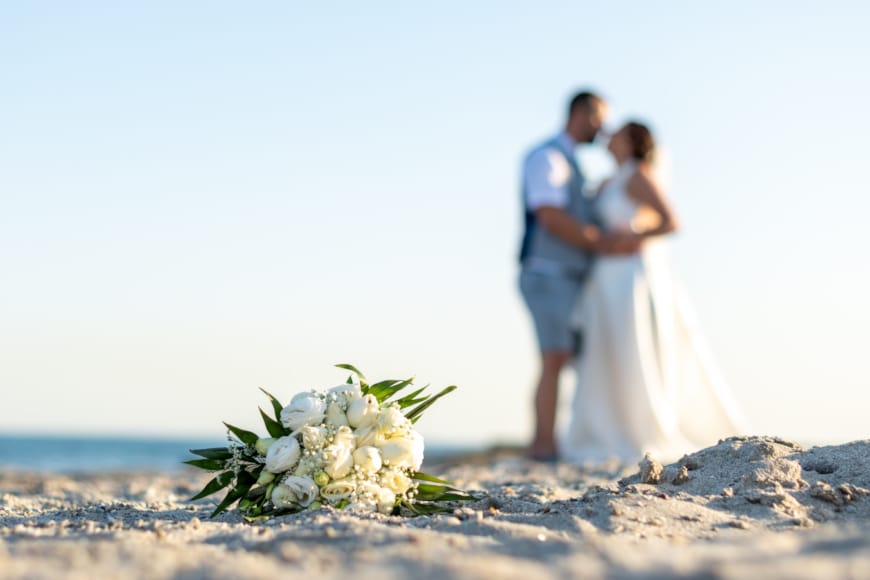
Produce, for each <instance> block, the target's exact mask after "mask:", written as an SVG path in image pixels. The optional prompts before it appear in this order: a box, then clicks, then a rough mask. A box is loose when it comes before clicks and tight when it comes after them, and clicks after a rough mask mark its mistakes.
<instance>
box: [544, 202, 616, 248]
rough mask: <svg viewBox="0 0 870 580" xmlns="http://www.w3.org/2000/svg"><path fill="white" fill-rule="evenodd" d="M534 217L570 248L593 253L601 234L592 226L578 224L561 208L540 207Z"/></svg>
mask: <svg viewBox="0 0 870 580" xmlns="http://www.w3.org/2000/svg"><path fill="white" fill-rule="evenodd" d="M535 217H536V218H537V219H538V222H539V223H540V224H541V225H542V226H543V227H544V228H546V230H547V231H548V232H550V233H551V234H553V235H554V236H556V237H557V238H559V239H560V240H562V241H563V242H565V243H567V244H570V245H572V246H578V247H580V248H583V249H585V250H590V251H595V250H596V249H597V244H598V242H599V240H600V239H601V232H599V231H598V228H596V227H595V226H593V225H589V224H586V223H583V222H579V221H577V220H576V219H574V218H573V217H571V216H570V215H569V214H568V212H566V211H565V210H564V209H562V208H561V207H553V206H541V207H539V208H538V209H536V210H535Z"/></svg>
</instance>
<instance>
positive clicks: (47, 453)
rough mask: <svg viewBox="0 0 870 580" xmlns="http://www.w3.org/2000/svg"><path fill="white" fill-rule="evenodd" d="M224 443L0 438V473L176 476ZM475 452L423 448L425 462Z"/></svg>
mask: <svg viewBox="0 0 870 580" xmlns="http://www.w3.org/2000/svg"><path fill="white" fill-rule="evenodd" d="M224 445H226V440H225V439H212V440H209V439H156V438H138V437H81V436H70V437H62V436H50V437H34V436H24V435H22V436H17V435H0V471H3V470H15V471H35V472H45V473H92V472H108V471H178V470H182V469H187V468H188V467H187V466H186V465H183V464H182V461H185V460H187V459H196V457H195V456H193V455H191V453H190V451H189V450H190V449H201V448H203V447H223V446H224ZM472 450H476V448H470V447H464V446H448V445H437V444H436V445H433V444H427V445H426V458H427V461H429V460H432V459H442V458H445V457H448V456H451V455H455V454H461V453H465V452H468V451H472Z"/></svg>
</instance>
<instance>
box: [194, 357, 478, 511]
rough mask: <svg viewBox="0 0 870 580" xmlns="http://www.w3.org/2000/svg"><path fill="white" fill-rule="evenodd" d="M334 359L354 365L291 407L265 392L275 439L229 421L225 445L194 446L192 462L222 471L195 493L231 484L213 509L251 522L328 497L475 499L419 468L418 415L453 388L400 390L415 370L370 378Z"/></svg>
mask: <svg viewBox="0 0 870 580" xmlns="http://www.w3.org/2000/svg"><path fill="white" fill-rule="evenodd" d="M336 366H338V367H339V368H342V369H345V370H348V371H350V372H351V373H353V374H352V375H351V376H350V377H348V379H347V383H345V384H342V385H339V386H337V387H332V388H331V389H327V390H326V391H315V390H312V391H306V392H303V393H299V394H297V395H296V396H295V397H293V398H292V399H291V400H290V403H289V404H288V405H286V406H285V405H282V404H281V403H280V402H279V401H278V399H276V398H275V397H274V396H272V395H270V394H269V393H268V392H266V391H263V392H264V393H265V394H266V396H267V397H269V399H270V401H271V403H272V412H273V413H272V414H271V415H270V414H269V413H266V412H265V411H263V410H262V409H260V415H261V416H262V418H263V423H264V424H265V428H266V431H267V432H268V434H269V436H268V437H260V436H259V435H257V434H256V433H253V432H251V431H246V430H244V429H240V428H238V427H235V426H233V425H230V424H228V423H225V425H226V426H227V429H228V430H229V431H228V437H229V444H228V445H227V446H226V447H214V448H210V449H191V453H193V454H194V455H197V456H199V459H192V460H190V461H186V462H185V463H187V464H188V465H192V466H194V467H198V468H201V469H206V470H209V471H216V472H219V473H218V474H217V475H216V476H215V478H214V479H212V480H211V481H209V482H208V483H207V484H206V486H205V487H204V488H203V490H202V491H201V492H199V493H198V494H196V495H195V496H194V497H193V498H191V500H195V499H199V498H203V497H206V496H209V495H212V494H214V493H217V492H219V491H221V490H222V489H225V488H227V487H229V488H230V489H229V492H228V493H227V494H226V496H225V497H224V498H223V501H221V502H220V503H219V504H218V506H217V508H216V509H215V510H214V512H213V513H212V514H211V516H212V517H214V516H216V515H217V514H219V513H221V512H222V511H224V510H226V509H228V508H229V507H230V506H232V505H233V504H234V503H236V502H238V508H239V510H240V511H241V513H242V515H243V516H244V517H245V518H246V519H248V520H249V521H254V520H259V519H263V518H268V517H271V516H278V515H284V514H289V513H296V512H299V511H302V510H305V509H317V508H320V507H321V506H323V505H324V504H327V505H331V506H334V507H335V508H338V509H349V510H357V511H379V512H381V513H392V514H397V513H400V512H401V508H406V509H407V510H408V511H410V512H411V513H413V514H423V513H434V512H438V511H442V510H444V509H446V508H445V506H444V504H443V502H448V501H467V500H473V499H475V498H474V496H472V495H470V494H468V493H465V492H463V491H461V490H458V489H456V488H454V487H452V486H451V485H450V483H449V482H447V481H445V480H443V479H438V478H436V477H432V476H430V475H426V474H425V473H421V472H420V471H419V469H420V466H421V465H422V463H423V438H422V437H421V436H420V434H419V433H418V432H417V431H415V430H414V423H416V422H417V420H418V419H419V418H420V417H421V416H422V414H423V412H424V411H425V410H426V409H428V408H429V407H430V406H432V404H433V403H435V401H437V400H438V399H439V398H441V397H443V396H444V395H446V394H448V393H450V392H452V391H454V390H455V389H456V387H455V386H451V387H447V388H446V389H444V390H442V391H441V392H439V393H437V394H435V395H424V394H423V391H424V390H425V389H426V387H423V388H420V389H414V390H412V392H410V393H408V394H404V395H400V392H401V391H403V390H405V389H406V388H409V387H412V386H413V378H411V379H405V380H386V381H380V382H378V383H375V384H372V385H369V384H368V383H367V382H366V379H365V377H364V376H363V374H362V373H361V372H360V371H358V370H357V369H356V368H354V367H353V366H352V365H346V364H342V365H336ZM354 375H355V377H356V378H354ZM261 390H262V389H261Z"/></svg>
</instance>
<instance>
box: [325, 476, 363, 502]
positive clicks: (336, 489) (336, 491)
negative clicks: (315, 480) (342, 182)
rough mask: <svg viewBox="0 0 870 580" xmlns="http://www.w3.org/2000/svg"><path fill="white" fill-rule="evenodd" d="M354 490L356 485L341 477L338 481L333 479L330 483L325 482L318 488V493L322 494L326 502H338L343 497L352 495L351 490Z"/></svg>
mask: <svg viewBox="0 0 870 580" xmlns="http://www.w3.org/2000/svg"><path fill="white" fill-rule="evenodd" d="M355 490H356V486H355V485H354V483H353V482H352V481H351V480H349V479H342V480H339V481H333V482H332V483H327V484H326V485H324V486H323V487H322V488H320V495H322V496H323V499H325V500H326V501H328V502H332V503H335V502H338V501H340V500H343V499H347V498H349V497H350V496H351V495H353V492H354V491H355Z"/></svg>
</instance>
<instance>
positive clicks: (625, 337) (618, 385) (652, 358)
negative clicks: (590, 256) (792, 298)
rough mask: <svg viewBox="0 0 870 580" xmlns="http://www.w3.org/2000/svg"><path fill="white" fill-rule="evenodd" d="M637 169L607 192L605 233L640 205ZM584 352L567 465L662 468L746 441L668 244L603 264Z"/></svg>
mask: <svg viewBox="0 0 870 580" xmlns="http://www.w3.org/2000/svg"><path fill="white" fill-rule="evenodd" d="M636 171H637V164H636V163H635V162H627V163H625V164H623V165H622V166H621V167H620V168H619V171H618V172H617V174H616V176H615V177H614V178H613V179H612V180H611V181H610V182H609V183H608V184H606V185H605V187H604V188H603V190H602V191H601V193H600V195H599V197H598V200H597V202H596V203H597V206H598V212H599V216H600V218H601V220H602V226H603V227H604V229H605V230H613V229H618V228H623V229H624V228H627V227H629V226H630V224H631V222H632V219H633V218H635V216H636V215H637V211H638V205H637V203H636V202H634V201H633V200H632V199H631V198H630V197H629V196H628V194H627V192H626V184H627V183H628V180H629V179H630V178H631V177H632V175H634V173H635V172H636ZM575 319H576V320H575V322H576V323H577V324H578V326H579V327H580V328H581V329H582V333H583V350H582V352H581V354H580V356H579V357H578V358H577V359H576V360H575V362H574V367H575V371H576V381H577V384H576V389H575V393H574V402H573V409H572V411H573V412H572V417H571V421H570V424H569V427H568V430H567V433H565V434H564V437H563V440H562V442H561V443H562V445H561V453H562V456H563V457H564V458H565V459H566V460H569V461H578V462H583V461H597V460H602V459H608V458H617V459H620V460H623V461H634V460H637V459H639V458H640V457H642V456H643V454H644V453H646V452H649V453H650V454H651V455H652V456H653V457H654V458H656V459H658V460H660V461H673V460H676V459H678V458H679V457H680V456H681V455H683V454H684V453H688V452H691V451H696V450H698V449H700V448H702V447H705V446H707V445H712V444H714V443H716V441H717V440H718V439H719V438H722V437H727V436H731V435H736V434H739V433H743V432H745V431H744V428H745V425H744V422H743V419H742V417H741V416H740V413H739V411H738V409H737V406H736V405H735V403H734V401H733V400H732V398H731V395H730V392H729V390H728V387H727V385H726V384H725V382H724V380H723V378H722V376H721V375H720V373H719V372H718V370H717V369H716V368H715V366H714V364H713V361H712V359H711V357H710V355H709V353H708V352H707V348H706V347H705V345H704V344H703V340H702V338H701V336H700V333H699V332H698V330H697V328H696V324H695V321H694V318H693V316H692V315H691V312H690V309H689V304H688V300H687V298H686V296H685V294H684V293H683V292H682V291H681V289H680V288H679V286H678V285H677V284H676V283H675V280H674V278H673V276H672V274H671V268H670V260H669V257H668V252H667V243H666V242H665V241H664V239H662V238H653V239H650V240H647V241H646V242H645V243H644V246H643V249H642V250H641V252H640V253H638V254H633V255H630V256H612V257H609V256H599V257H598V258H597V259H596V261H595V264H594V266H593V269H592V272H591V274H590V277H589V281H588V284H587V286H586V289H585V290H584V292H583V295H582V296H581V298H580V300H579V301H578V305H577V308H576V311H575Z"/></svg>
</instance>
